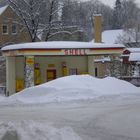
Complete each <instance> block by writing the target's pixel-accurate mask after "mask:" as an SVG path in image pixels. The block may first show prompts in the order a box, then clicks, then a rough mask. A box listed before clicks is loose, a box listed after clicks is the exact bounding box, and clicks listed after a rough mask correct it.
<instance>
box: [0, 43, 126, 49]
mask: <svg viewBox="0 0 140 140" xmlns="http://www.w3.org/2000/svg"><path fill="white" fill-rule="evenodd" d="M84 48H85V49H90V48H125V46H124V45H122V44H105V43H93V42H75V41H49V42H33V43H23V44H14V45H8V46H5V47H3V48H2V49H1V50H2V51H7V50H24V49H84Z"/></svg>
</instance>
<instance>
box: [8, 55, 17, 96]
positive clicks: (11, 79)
mask: <svg viewBox="0 0 140 140" xmlns="http://www.w3.org/2000/svg"><path fill="white" fill-rule="evenodd" d="M15 79H16V78H15V57H6V94H7V95H11V94H13V93H15V83H16V81H15Z"/></svg>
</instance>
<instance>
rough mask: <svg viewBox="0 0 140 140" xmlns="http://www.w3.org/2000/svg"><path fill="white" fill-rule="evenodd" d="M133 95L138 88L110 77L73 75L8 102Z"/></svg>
mask: <svg viewBox="0 0 140 140" xmlns="http://www.w3.org/2000/svg"><path fill="white" fill-rule="evenodd" d="M134 93H140V90H139V88H137V87H135V86H134V85H132V84H130V83H128V82H126V81H123V80H119V79H116V78H112V77H106V78H103V79H98V78H95V77H92V76H89V75H73V76H67V77H63V78H58V79H56V80H53V81H50V82H47V83H45V84H42V85H39V86H35V87H31V88H28V89H25V90H23V91H21V92H19V93H17V94H15V95H13V96H10V97H9V98H8V102H22V103H49V102H63V101H64V102H65V101H73V100H89V99H90V100H92V99H95V98H97V97H101V96H107V95H123V94H134ZM6 102H7V101H6Z"/></svg>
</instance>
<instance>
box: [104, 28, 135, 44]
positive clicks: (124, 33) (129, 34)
mask: <svg viewBox="0 0 140 140" xmlns="http://www.w3.org/2000/svg"><path fill="white" fill-rule="evenodd" d="M102 42H104V43H119V42H126V43H128V42H136V33H135V30H134V29H128V30H123V29H117V30H105V31H103V32H102Z"/></svg>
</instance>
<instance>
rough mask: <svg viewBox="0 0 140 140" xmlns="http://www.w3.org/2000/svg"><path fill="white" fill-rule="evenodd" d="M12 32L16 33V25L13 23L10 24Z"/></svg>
mask: <svg viewBox="0 0 140 140" xmlns="http://www.w3.org/2000/svg"><path fill="white" fill-rule="evenodd" d="M12 34H17V26H16V25H15V24H14V25H12Z"/></svg>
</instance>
